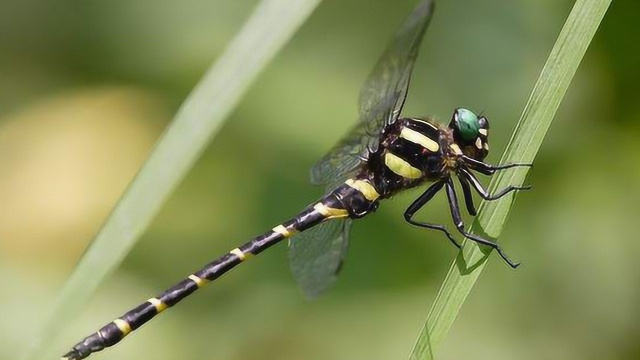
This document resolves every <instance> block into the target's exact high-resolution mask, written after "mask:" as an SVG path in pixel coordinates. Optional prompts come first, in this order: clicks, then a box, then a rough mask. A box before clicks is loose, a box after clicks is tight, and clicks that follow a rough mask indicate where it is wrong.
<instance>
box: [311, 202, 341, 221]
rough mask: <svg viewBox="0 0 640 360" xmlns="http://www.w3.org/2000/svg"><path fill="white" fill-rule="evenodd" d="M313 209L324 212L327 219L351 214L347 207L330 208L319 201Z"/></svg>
mask: <svg viewBox="0 0 640 360" xmlns="http://www.w3.org/2000/svg"><path fill="white" fill-rule="evenodd" d="M313 209H314V210H315V211H317V212H319V213H320V214H322V215H323V216H324V217H325V218H327V219H337V218H343V217H347V216H349V212H348V211H347V210H345V209H335V208H330V207H328V206H327V205H325V204H323V203H321V202H320V203H317V204H315V205H314V206H313Z"/></svg>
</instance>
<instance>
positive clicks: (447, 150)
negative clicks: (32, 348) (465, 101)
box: [64, 0, 531, 360]
mask: <svg viewBox="0 0 640 360" xmlns="http://www.w3.org/2000/svg"><path fill="white" fill-rule="evenodd" d="M433 9H434V2H433V0H422V1H421V2H419V3H418V4H417V6H416V7H415V8H414V9H413V11H412V12H411V13H410V14H409V16H408V17H407V18H406V20H405V21H404V22H403V23H402V24H401V26H400V28H399V29H398V30H397V32H396V34H395V36H394V37H393V38H392V40H391V41H390V43H389V44H388V45H387V48H386V50H385V51H384V53H383V54H382V56H381V57H380V59H379V60H378V62H377V64H376V65H375V67H374V69H373V70H372V72H371V73H370V74H369V76H368V78H367V79H366V81H365V83H364V85H363V87H362V89H361V92H360V99H359V119H358V121H357V122H356V124H355V126H354V127H353V128H352V129H351V131H350V132H348V134H347V135H346V136H345V137H344V138H342V139H341V140H340V141H339V142H338V143H337V144H336V145H335V146H334V147H333V148H332V149H331V150H330V151H329V152H328V153H327V154H326V155H325V156H324V157H323V158H321V159H320V160H319V161H318V162H317V163H316V164H315V165H314V166H313V167H312V169H311V182H312V183H313V184H315V185H320V186H324V187H325V189H326V190H327V191H326V193H325V195H324V196H323V197H321V198H320V199H318V200H317V201H315V202H313V203H311V204H310V205H308V206H307V207H306V208H304V209H303V210H302V211H301V212H300V213H298V214H297V215H295V216H294V217H293V218H291V219H289V220H287V221H285V222H283V223H281V224H279V225H277V226H275V227H274V228H272V229H271V230H269V231H267V232H265V233H264V234H262V235H260V236H257V237H255V238H254V239H252V240H251V241H249V242H247V243H245V244H244V245H241V246H239V247H237V248H235V249H233V250H231V251H230V252H228V253H226V254H224V255H223V256H221V257H220V258H218V259H216V260H215V261H213V262H211V263H209V264H207V265H205V266H204V267H203V268H201V269H200V270H198V271H196V272H194V273H192V274H191V275H189V276H188V277H186V278H185V279H183V280H182V281H180V282H179V283H177V284H175V285H174V286H173V287H171V288H169V289H167V290H166V291H164V292H162V293H160V294H159V295H157V296H156V297H152V298H150V299H149V300H147V301H145V302H143V303H142V304H140V305H139V306H137V307H135V308H133V309H132V310H130V311H128V312H126V313H125V314H124V315H122V316H120V317H119V318H117V319H115V320H113V321H112V322H110V323H108V324H107V325H105V326H104V327H102V328H101V329H99V330H98V331H96V332H95V333H93V334H91V335H89V336H88V337H86V338H85V339H83V340H82V341H80V342H79V343H77V344H76V345H75V346H74V347H73V348H72V349H71V350H70V351H69V352H68V353H66V354H65V355H64V358H65V359H70V360H79V359H84V358H86V357H88V356H89V355H91V354H92V353H95V352H97V351H100V350H103V349H105V348H107V347H110V346H113V345H115V344H116V343H118V342H120V341H121V340H122V339H123V338H124V337H125V336H127V335H128V334H130V333H131V332H132V331H134V330H136V329H138V328H139V327H140V326H142V325H143V324H145V323H147V322H148V321H149V320H151V319H152V318H154V317H155V316H156V315H158V314H160V313H161V312H163V311H164V310H166V309H168V308H170V307H172V306H174V305H176V304H177V303H178V302H180V301H181V300H183V299H184V298H186V297H187V296H189V295H191V294H193V293H194V292H195V291H196V290H198V289H200V288H202V287H203V286H205V285H206V284H208V283H210V282H212V281H214V280H216V279H217V278H219V277H220V276H221V275H223V274H225V273H226V272H228V271H229V270H231V269H233V268H234V267H236V266H237V265H239V264H241V263H243V262H245V261H246V260H248V259H250V258H251V257H252V256H254V255H258V254H259V253H261V252H263V251H264V250H266V249H268V248H269V247H271V246H273V245H276V244H278V243H280V242H281V241H283V240H285V239H288V240H289V262H290V266H291V270H292V273H293V275H294V277H295V279H296V280H297V282H298V284H299V285H300V287H301V288H302V290H303V292H304V293H305V294H306V295H307V296H308V297H311V298H313V297H316V296H318V295H319V294H320V293H322V292H323V291H325V290H326V289H327V288H328V287H329V286H330V285H332V284H333V283H334V282H335V280H336V277H337V274H338V272H339V270H340V268H341V267H342V263H343V261H344V259H345V254H346V250H347V244H348V237H349V230H350V228H351V224H352V222H353V220H356V219H360V218H362V217H364V216H366V215H369V214H371V213H373V212H375V211H376V209H377V208H378V206H379V204H380V202H381V201H382V200H384V199H388V198H390V197H392V196H393V195H395V194H397V193H399V192H401V191H403V190H406V189H410V188H414V187H417V186H420V185H423V184H426V183H431V185H430V186H429V187H428V188H427V189H426V190H425V191H424V193H422V195H420V196H419V197H418V198H417V199H416V200H415V201H413V203H411V205H409V207H408V208H407V209H406V211H405V212H404V218H405V220H406V221H407V222H408V223H409V224H412V225H415V226H418V227H422V228H427V229H433V230H438V231H440V232H442V233H444V235H446V237H447V238H448V239H449V240H450V241H451V242H452V243H453V244H454V245H455V246H456V247H457V248H458V249H460V247H461V245H460V243H459V242H458V241H457V240H456V239H455V238H454V236H453V235H452V234H451V232H450V231H449V230H448V229H447V228H446V227H445V226H444V225H441V224H436V223H428V222H423V221H418V220H415V219H414V215H415V214H416V213H417V212H418V211H419V210H420V209H421V208H422V207H423V206H424V205H425V204H427V203H428V202H429V201H430V200H431V199H432V198H433V197H434V196H435V195H436V193H438V192H440V190H442V189H443V188H444V189H445V192H446V194H447V198H448V203H449V207H450V210H451V215H452V218H453V223H454V225H455V228H456V229H457V231H458V232H459V233H461V234H462V236H463V237H465V238H467V239H470V240H472V241H474V242H476V243H479V244H482V245H486V246H489V247H490V248H492V249H494V250H496V251H497V253H498V254H499V255H500V256H501V257H502V259H504V261H505V262H506V263H507V264H508V265H510V266H511V267H513V268H516V267H517V266H518V264H517V263H514V262H513V261H512V260H510V259H509V258H508V257H507V255H506V254H505V253H504V252H503V251H502V249H501V248H500V246H499V245H498V244H497V243H495V242H493V241H491V240H488V239H485V238H482V237H480V236H477V235H475V234H471V233H469V232H467V231H466V230H465V225H464V222H463V216H462V212H461V210H460V205H459V203H458V196H457V194H456V189H455V187H454V180H453V179H454V178H457V180H458V182H459V183H460V187H461V189H462V193H463V197H464V202H465V207H466V210H467V212H468V213H469V214H470V215H471V216H475V215H476V208H475V206H474V202H473V198H472V189H475V190H476V191H477V192H478V193H479V195H480V197H481V198H483V199H485V200H495V199H499V198H501V197H503V196H505V195H506V194H508V193H510V192H513V191H516V190H526V189H529V188H530V187H528V186H521V187H519V186H508V187H506V188H504V189H502V190H500V191H498V192H497V193H495V194H490V193H489V192H488V191H487V190H486V189H485V187H484V186H483V185H482V183H481V182H480V181H479V180H478V178H477V177H476V175H475V174H474V172H478V173H480V174H484V175H489V176H490V175H493V174H494V173H495V172H496V171H499V170H503V169H508V168H513V167H518V166H531V164H519V163H510V164H503V165H491V164H488V163H485V162H484V159H485V157H486V156H487V155H488V153H489V142H488V137H489V121H488V120H487V118H486V117H484V116H479V115H477V114H475V113H474V112H472V111H471V110H469V109H466V108H457V109H455V110H454V112H453V115H452V117H451V120H450V122H449V124H448V125H446V126H445V125H442V124H439V123H438V122H436V121H435V119H434V118H433V117H400V113H401V111H402V108H403V106H404V103H405V100H406V98H407V93H408V88H409V82H410V78H411V73H412V71H413V67H414V64H415V62H416V59H417V56H418V51H419V48H420V44H421V42H422V38H423V36H424V33H425V31H426V29H427V27H428V24H429V22H430V20H431V17H432V14H433Z"/></svg>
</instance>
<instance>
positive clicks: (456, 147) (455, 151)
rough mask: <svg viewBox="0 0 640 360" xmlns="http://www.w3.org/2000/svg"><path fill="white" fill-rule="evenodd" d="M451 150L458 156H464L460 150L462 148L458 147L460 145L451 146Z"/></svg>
mask: <svg viewBox="0 0 640 360" xmlns="http://www.w3.org/2000/svg"><path fill="white" fill-rule="evenodd" d="M449 147H450V148H451V150H453V153H454V154H456V155H462V150H460V146H458V144H451V146H449Z"/></svg>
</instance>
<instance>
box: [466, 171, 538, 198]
mask: <svg viewBox="0 0 640 360" xmlns="http://www.w3.org/2000/svg"><path fill="white" fill-rule="evenodd" d="M458 174H459V175H462V176H463V178H464V179H466V180H467V181H469V182H470V183H471V185H473V187H474V188H475V189H476V191H478V193H479V194H480V197H482V198H483V199H485V200H496V199H500V198H501V197H503V196H505V195H507V194H508V193H510V192H512V191H516V190H529V189H531V185H527V186H511V185H510V186H507V187H506V188H504V189H502V190H500V191H498V192H497V193H495V194H494V195H490V194H489V193H488V192H487V189H485V188H484V186H482V184H481V183H480V180H478V178H477V177H476V176H475V175H473V174H472V173H471V172H470V171H468V170H466V169H464V168H460V169H458ZM460 181H461V182H462V179H460ZM467 186H469V185H468V184H467ZM463 189H464V188H463ZM464 195H465V198H466V197H467V194H466V193H465V194H464Z"/></svg>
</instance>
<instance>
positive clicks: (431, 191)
mask: <svg viewBox="0 0 640 360" xmlns="http://www.w3.org/2000/svg"><path fill="white" fill-rule="evenodd" d="M444 183H445V182H444V180H440V181H438V182H436V183H435V184H433V185H431V186H429V188H428V189H427V190H425V192H424V193H423V194H422V195H420V197H419V198H417V199H416V200H415V201H414V202H413V203H411V205H409V207H408V208H407V210H405V212H404V219H405V220H406V221H407V222H408V223H409V224H411V225H415V226H420V227H424V228H427V229H434V230H440V231H442V232H443V233H445V235H447V238H449V241H451V242H452V243H453V245H455V246H456V247H457V248H458V249H460V244H458V242H457V241H456V239H454V238H453V236H452V235H451V233H450V232H449V230H447V228H445V227H444V226H443V225H439V224H431V223H426V222H418V221H415V220H413V215H415V213H416V212H418V210H420V209H421V208H422V207H423V206H424V205H425V204H426V203H427V202H429V200H431V199H432V198H433V196H434V195H435V194H436V193H437V192H438V191H440V190H441V189H442V187H443V186H444Z"/></svg>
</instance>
